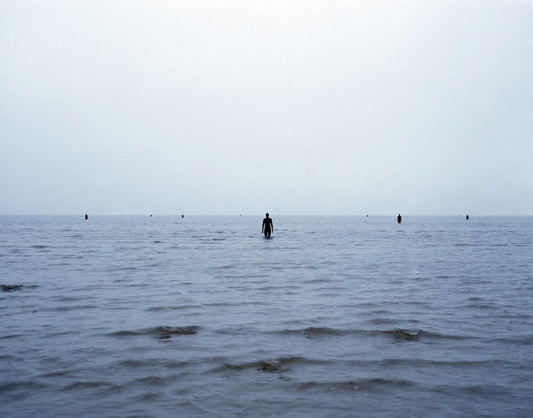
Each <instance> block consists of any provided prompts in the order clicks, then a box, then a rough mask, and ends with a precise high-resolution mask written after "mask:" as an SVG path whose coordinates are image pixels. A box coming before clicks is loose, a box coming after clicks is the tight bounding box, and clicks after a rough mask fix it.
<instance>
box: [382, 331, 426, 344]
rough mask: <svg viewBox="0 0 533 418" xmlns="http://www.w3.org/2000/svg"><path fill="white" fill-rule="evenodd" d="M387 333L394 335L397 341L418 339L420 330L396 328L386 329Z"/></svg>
mask: <svg viewBox="0 0 533 418" xmlns="http://www.w3.org/2000/svg"><path fill="white" fill-rule="evenodd" d="M384 332H385V334H387V335H390V336H392V337H394V339H395V340H397V341H418V340H419V338H420V332H419V331H418V332H412V331H406V330H404V329H395V330H392V331H384Z"/></svg>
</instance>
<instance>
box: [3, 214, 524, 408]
mask: <svg viewBox="0 0 533 418" xmlns="http://www.w3.org/2000/svg"><path fill="white" fill-rule="evenodd" d="M273 220H274V228H275V229H274V233H273V238H272V239H270V240H267V239H264V238H263V237H262V235H261V221H262V217H199V216H198V217H193V216H190V217H185V218H184V219H181V218H177V217H156V216H154V217H153V218H150V217H148V216H145V217H136V216H127V217H118V216H116V217H113V216H90V217H89V220H87V221H85V220H84V219H83V218H82V217H81V216H80V217H31V216H26V217H10V216H3V217H0V321H1V327H0V415H1V416H2V417H52V416H95V417H96V416H98V417H100V416H113V417H115V416H116V417H122V416H155V417H165V416H243V417H248V416H316V417H326V416H327V417H352V416H360V417H370V416H379V417H409V416H415V417H428V416H429V417H431V416H435V417H441V416H445V417H448V416H449V417H463V416H487V417H511V416H516V417H530V416H532V414H533V218H532V217H513V218H511V217H509V218H508V217H473V218H471V219H470V220H469V221H466V220H465V219H464V217H459V216H457V217H409V216H405V217H404V221H403V223H402V224H401V225H398V224H397V223H396V220H395V218H394V217H391V218H388V217H369V218H366V217H287V216H273Z"/></svg>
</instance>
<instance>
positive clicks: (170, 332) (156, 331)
mask: <svg viewBox="0 0 533 418" xmlns="http://www.w3.org/2000/svg"><path fill="white" fill-rule="evenodd" d="M199 329H200V327H198V326H196V325H191V326H185V327H170V326H161V327H156V328H147V329H142V330H138V331H130V330H123V331H117V332H112V333H110V334H108V335H110V336H112V337H132V336H138V335H153V336H156V338H159V339H161V340H168V339H170V338H172V337H174V336H180V335H194V334H197V333H198V330H199Z"/></svg>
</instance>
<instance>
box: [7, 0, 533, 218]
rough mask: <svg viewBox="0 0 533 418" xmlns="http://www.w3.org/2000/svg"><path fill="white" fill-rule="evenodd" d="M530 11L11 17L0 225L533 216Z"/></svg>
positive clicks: (38, 13)
mask: <svg viewBox="0 0 533 418" xmlns="http://www.w3.org/2000/svg"><path fill="white" fill-rule="evenodd" d="M532 34H533V6H532V3H531V2H530V1H526V0H523V1H521V0H479V1H472V0H457V1H454V0H445V1H444V0H431V1H428V0H411V1H401V0H381V1H380V0H377V1H376V0H351V1H348V0H322V1H314V0H298V1H296V0H294V1H293V0H283V1H277V0H269V1H267V0H264V1H259V0H240V1H234V0H216V1H215V0H190V1H181V0H175V1H171V0H167V1H163V0H138V1H131V0H123V1H113V0H105V1H94V0H91V1H76V0H65V1H25V0H0V214H84V213H86V212H87V213H89V214H148V213H153V214H176V213H186V214H254V215H255V214H259V215H262V214H263V213H264V212H265V211H270V212H271V213H273V214H354V215H363V214H367V213H368V214H395V213H398V212H401V213H402V214H404V215H408V214H435V215H440V214H449V215H457V214H465V213H467V212H469V213H470V214H533V139H532V138H533V137H532V132H533V129H532V127H533V123H532V115H533V101H532V96H533V95H532V87H533V82H532V78H533V76H532V68H533V61H532V59H533V52H532V51H533V36H532Z"/></svg>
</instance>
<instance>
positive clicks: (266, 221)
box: [261, 213, 274, 238]
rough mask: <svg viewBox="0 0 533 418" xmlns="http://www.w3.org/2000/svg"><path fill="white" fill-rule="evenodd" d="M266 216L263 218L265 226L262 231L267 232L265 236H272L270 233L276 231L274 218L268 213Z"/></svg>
mask: <svg viewBox="0 0 533 418" xmlns="http://www.w3.org/2000/svg"><path fill="white" fill-rule="evenodd" d="M265 216H266V218H265V219H263V227H262V228H261V232H263V233H264V234H265V238H270V234H271V233H272V232H273V231H274V225H273V224H272V219H270V216H269V215H268V213H267V214H266V215H265Z"/></svg>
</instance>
